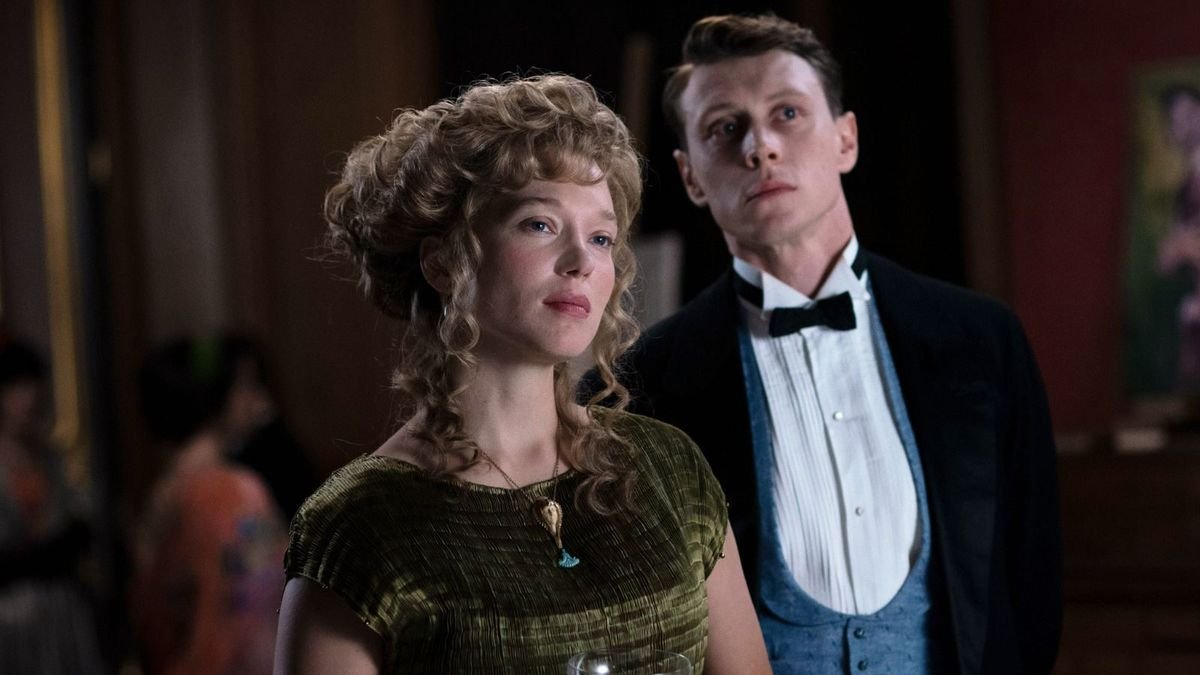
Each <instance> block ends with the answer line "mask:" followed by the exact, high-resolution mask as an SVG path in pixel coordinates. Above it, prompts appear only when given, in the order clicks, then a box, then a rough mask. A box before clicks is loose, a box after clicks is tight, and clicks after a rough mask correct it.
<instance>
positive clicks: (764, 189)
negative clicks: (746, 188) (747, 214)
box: [746, 180, 796, 204]
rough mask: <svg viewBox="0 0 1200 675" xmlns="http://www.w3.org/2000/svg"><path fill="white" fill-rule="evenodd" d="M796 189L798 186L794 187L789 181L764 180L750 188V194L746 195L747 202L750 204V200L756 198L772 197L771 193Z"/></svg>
mask: <svg viewBox="0 0 1200 675" xmlns="http://www.w3.org/2000/svg"><path fill="white" fill-rule="evenodd" d="M795 189H796V188H794V187H792V186H791V185H789V184H787V183H784V182H783V181H778V180H767V181H763V182H761V183H759V184H758V185H755V186H754V189H752V190H750V194H749V195H748V196H747V197H746V203H747V204H749V203H750V202H752V201H754V200H756V199H760V198H762V197H770V196H771V195H775V194H780V193H783V192H791V191H792V190H795Z"/></svg>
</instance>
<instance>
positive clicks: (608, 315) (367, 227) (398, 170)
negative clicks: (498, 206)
mask: <svg viewBox="0 0 1200 675" xmlns="http://www.w3.org/2000/svg"><path fill="white" fill-rule="evenodd" d="M597 167H598V168H599V170H600V176H599V177H597V176H596V175H595V170H596V168H597ZM532 180H569V181H574V182H578V183H583V184H594V183H596V182H598V181H600V180H603V181H605V182H606V183H607V185H608V188H609V191H610V192H611V194H612V200H613V207H614V211H615V213H616V216H617V226H618V232H617V236H616V240H615V241H614V242H613V249H612V256H613V264H614V267H615V272H616V274H615V277H616V279H615V283H614V286H613V294H612V297H611V298H610V300H609V302H608V304H607V305H606V307H605V308H604V313H603V315H602V317H601V320H600V326H599V330H598V332H597V335H596V338H595V340H593V342H592V355H593V357H594V358H595V360H596V368H597V371H598V372H599V374H600V377H601V378H602V380H603V382H604V385H605V387H604V389H603V391H600V392H599V393H597V394H596V395H595V396H594V397H592V399H591V402H592V403H597V402H599V401H602V400H605V399H610V398H611V400H612V401H615V405H612V407H615V408H616V409H618V410H620V409H623V408H624V407H625V406H626V405H627V404H628V402H629V393H628V391H626V389H625V387H624V386H622V385H621V384H620V383H619V382H618V381H617V378H616V377H615V375H614V373H613V364H614V362H615V361H616V359H617V357H618V356H619V355H620V354H621V353H622V352H624V351H625V350H626V349H628V348H629V346H630V345H632V344H633V342H634V340H635V339H636V337H637V332H638V330H637V324H636V323H635V321H634V319H633V316H632V311H631V308H632V305H633V298H632V294H631V292H630V284H631V283H632V281H633V278H634V272H635V264H634V258H633V252H632V250H631V248H630V244H629V233H630V227H631V225H632V222H633V218H634V216H635V215H636V214H637V212H638V210H639V208H640V206H641V192H642V181H641V160H640V158H639V156H638V154H637V152H636V151H635V150H634V148H633V144H632V140H631V138H630V134H629V131H628V129H627V128H626V127H625V124H624V123H623V122H622V121H621V119H620V118H619V117H618V116H617V115H616V114H615V113H614V112H613V111H612V110H610V109H609V108H608V107H607V106H605V105H604V104H603V103H601V102H600V100H599V99H598V97H597V95H596V92H595V90H594V89H593V88H592V87H591V85H589V84H587V83H586V82H583V81H581V80H578V79H576V78H573V77H570V76H567V75H555V74H550V75H539V76H535V77H528V78H512V79H508V80H505V81H502V82H493V81H485V82H480V83H477V84H475V85H473V86H471V87H469V88H468V89H467V90H466V91H464V92H463V93H462V94H461V95H459V96H458V97H457V98H455V99H448V100H443V101H441V102H438V103H435V104H433V105H431V106H429V107H428V108H425V109H422V110H415V109H408V110H403V111H401V112H400V113H399V114H398V115H396V117H395V119H394V120H393V121H392V124H391V126H390V128H389V129H388V130H387V131H386V132H385V133H383V134H382V135H379V136H375V137H372V138H368V139H367V140H365V141H363V142H362V143H360V144H359V145H358V146H357V147H355V148H354V149H353V150H352V151H351V153H350V155H349V156H348V157H347V160H346V165H345V168H344V170H343V172H342V175H341V178H340V180H339V181H338V182H337V184H335V185H334V186H333V187H332V188H330V189H329V191H328V192H327V193H326V195H325V218H326V220H327V221H328V224H329V240H330V243H331V245H332V247H333V249H334V251H335V252H339V253H342V254H344V255H345V256H346V257H348V258H349V259H350V260H351V261H352V262H353V264H354V266H355V267H356V268H357V271H358V278H359V284H360V285H361V286H362V288H363V289H364V290H365V291H366V293H367V295H368V296H369V297H370V298H371V300H372V301H373V302H374V304H375V305H376V306H377V307H378V308H379V309H380V310H382V311H383V312H384V313H385V314H387V315H389V316H391V317H394V318H396V319H397V320H398V321H399V323H400V332H401V337H400V340H399V343H400V344H399V364H398V366H397V369H396V373H395V376H394V378H393V384H394V386H395V388H396V390H397V391H398V393H399V397H400V406H399V407H400V410H399V411H398V412H399V416H400V418H401V419H415V420H418V421H419V424H420V426H419V428H418V429H416V430H415V431H416V434H417V437H418V438H420V439H422V440H423V441H425V442H427V443H429V444H430V446H431V447H432V448H434V457H433V458H432V460H433V465H434V467H435V470H434V471H433V473H434V474H435V475H438V476H442V477H446V478H447V479H449V480H453V476H448V475H447V474H448V473H449V472H448V469H447V466H448V464H447V460H448V457H449V456H450V455H451V454H453V453H465V454H466V456H468V457H469V458H470V460H469V462H470V465H473V464H475V463H477V462H479V461H480V460H481V456H480V453H479V447H478V446H477V445H476V444H475V442H474V441H473V440H472V439H471V438H470V437H469V436H467V435H466V433H465V432H464V430H463V418H462V410H461V408H460V407H459V405H458V401H457V400H456V396H457V394H458V393H460V392H459V391H458V390H455V389H454V387H453V383H452V381H451V372H452V366H453V364H454V363H455V362H457V363H459V364H462V365H465V366H467V367H468V368H470V367H471V366H473V365H474V363H475V359H474V357H473V355H472V349H473V348H474V347H475V344H476V343H477V341H478V340H479V326H478V324H477V323H476V321H475V317H474V315H473V314H472V311H471V308H472V305H473V301H474V298H475V290H476V286H475V284H476V270H477V269H478V267H479V263H480V260H481V257H482V256H483V255H484V253H485V252H484V251H482V250H481V249H480V242H479V237H478V236H477V231H478V228H479V227H480V226H481V225H483V224H484V223H483V221H485V220H486V218H487V207H488V206H489V205H490V204H491V203H493V200H495V199H496V198H497V197H500V196H502V195H504V194H506V193H511V192H513V191H516V190H519V189H521V188H522V187H524V186H525V185H527V184H528V183H529V182H530V181H532ZM427 239H432V240H434V241H435V242H436V243H437V248H436V253H435V260H436V265H437V266H438V268H439V269H440V270H442V271H444V273H445V274H446V277H447V280H448V285H449V290H448V292H447V293H446V294H445V296H444V297H443V296H441V295H439V293H438V292H437V291H436V290H435V289H434V288H433V287H432V286H431V285H430V284H429V282H428V281H427V280H426V278H425V276H424V274H423V273H422V270H421V258H420V247H421V245H422V242H423V241H425V240H427ZM554 381H555V399H556V404H557V409H558V419H559V443H560V448H562V451H563V454H564V456H565V457H566V458H567V460H568V461H569V462H570V463H571V464H572V465H573V466H575V467H576V468H578V469H579V470H581V471H582V472H583V473H585V474H587V475H588V477H587V478H586V479H585V480H584V482H583V483H582V484H581V486H580V490H579V493H578V494H577V495H576V501H577V503H579V504H580V505H582V506H586V507H588V508H591V509H592V510H595V511H597V512H601V513H608V512H612V511H613V510H615V509H617V508H628V507H630V506H632V505H631V503H630V501H631V500H630V491H631V488H632V485H633V480H634V476H633V474H632V473H631V471H630V469H629V464H628V462H627V446H626V444H625V442H624V441H623V440H622V439H621V438H620V437H619V436H618V435H617V434H616V432H615V430H614V429H613V428H612V420H613V416H611V415H602V416H597V418H596V419H589V420H587V421H584V422H580V421H579V420H578V419H577V418H576V416H574V415H571V414H569V409H570V406H572V405H573V402H574V400H575V394H574V392H575V384H576V382H575V381H574V378H572V377H571V376H570V373H569V370H568V366H567V364H566V363H560V364H558V365H556V366H555V368H554Z"/></svg>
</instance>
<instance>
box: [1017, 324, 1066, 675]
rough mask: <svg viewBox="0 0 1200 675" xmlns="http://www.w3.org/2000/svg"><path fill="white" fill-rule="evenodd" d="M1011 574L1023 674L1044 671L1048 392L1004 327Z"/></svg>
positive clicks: (1056, 518)
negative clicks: (1023, 665) (1006, 357)
mask: <svg viewBox="0 0 1200 675" xmlns="http://www.w3.org/2000/svg"><path fill="white" fill-rule="evenodd" d="M1009 336H1010V337H1009V375H1008V379H1009V392H1008V405H1009V416H1008V417H1009V419H1008V427H1007V428H1008V438H1007V443H1006V448H1005V450H1006V452H1007V458H1008V461H1007V462H1006V464H1007V467H1008V485H1009V489H1010V491H1011V492H1010V494H1009V499H1010V504H1011V507H1012V510H1011V514H1010V518H1009V521H1008V522H1007V523H1006V526H1007V529H1008V532H1007V536H1008V540H1009V542H1010V544H1011V546H1010V548H1009V551H1008V559H1007V561H1006V562H1007V565H1008V575H1009V581H1010V585H1009V588H1010V592H1011V593H1012V594H1013V598H1012V606H1013V611H1014V614H1015V616H1014V617H1013V618H1014V619H1015V623H1016V626H1017V633H1018V639H1019V641H1020V649H1021V655H1022V661H1024V663H1025V665H1026V672H1031V673H1048V672H1050V671H1051V669H1052V667H1053V665H1054V660H1055V658H1056V656H1057V654H1058V642H1059V634H1060V632H1061V629H1062V613H1063V606H1062V526H1061V519H1060V515H1059V493H1058V471H1057V456H1056V451H1055V445H1054V435H1053V430H1052V427H1051V423H1050V411H1049V405H1048V403H1047V400H1046V391H1045V388H1044V386H1043V384H1042V378H1041V375H1040V373H1039V371H1038V367H1037V363H1036V361H1035V359H1034V357H1033V352H1032V350H1031V349H1030V346H1029V342H1028V340H1027V338H1026V337H1025V333H1024V331H1023V330H1022V329H1021V327H1020V325H1019V324H1018V323H1017V321H1016V319H1015V318H1013V320H1012V326H1011V328H1010V331H1009Z"/></svg>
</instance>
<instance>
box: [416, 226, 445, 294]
mask: <svg viewBox="0 0 1200 675" xmlns="http://www.w3.org/2000/svg"><path fill="white" fill-rule="evenodd" d="M420 256H421V274H422V275H423V276H424V277H425V282H426V283H428V284H429V285H430V286H432V287H433V290H435V291H437V292H438V293H440V294H442V295H446V294H447V293H449V292H450V275H449V273H447V272H446V267H445V265H443V264H442V240H441V239H438V238H436V237H425V238H424V239H422V240H421V249H420Z"/></svg>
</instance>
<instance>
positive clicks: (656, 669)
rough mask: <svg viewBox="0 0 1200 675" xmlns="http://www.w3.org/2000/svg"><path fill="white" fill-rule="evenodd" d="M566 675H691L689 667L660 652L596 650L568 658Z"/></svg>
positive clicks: (675, 656) (681, 659)
mask: <svg viewBox="0 0 1200 675" xmlns="http://www.w3.org/2000/svg"><path fill="white" fill-rule="evenodd" d="M567 675H692V664H691V662H690V661H688V659H687V657H686V656H684V655H683V654H676V653H675V652H668V651H663V650H661V649H650V648H644V649H597V650H593V651H587V652H583V653H582V654H576V655H575V656H572V657H571V659H570V660H569V661H567Z"/></svg>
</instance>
